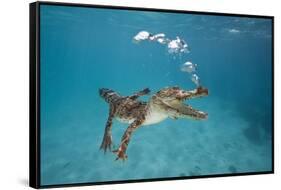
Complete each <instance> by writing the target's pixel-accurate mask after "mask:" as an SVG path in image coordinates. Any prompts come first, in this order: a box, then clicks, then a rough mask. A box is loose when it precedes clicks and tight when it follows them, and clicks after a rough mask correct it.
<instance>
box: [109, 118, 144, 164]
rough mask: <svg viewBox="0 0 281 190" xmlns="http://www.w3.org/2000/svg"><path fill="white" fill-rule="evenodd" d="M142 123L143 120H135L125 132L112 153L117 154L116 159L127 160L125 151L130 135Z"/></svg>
mask: <svg viewBox="0 0 281 190" xmlns="http://www.w3.org/2000/svg"><path fill="white" fill-rule="evenodd" d="M143 122H144V120H143V119H137V120H135V121H134V122H133V123H132V124H131V125H130V126H129V127H128V128H127V130H126V131H125V133H124V135H123V136H122V140H121V144H120V146H119V148H118V149H117V150H114V151H113V152H114V153H116V154H117V158H116V159H115V160H118V159H122V160H123V161H124V160H126V159H127V158H128V156H127V155H126V150H127V147H128V145H129V142H130V139H131V136H132V133H133V132H134V131H135V130H136V129H137V128H139V127H140V126H141V124H142V123H143Z"/></svg>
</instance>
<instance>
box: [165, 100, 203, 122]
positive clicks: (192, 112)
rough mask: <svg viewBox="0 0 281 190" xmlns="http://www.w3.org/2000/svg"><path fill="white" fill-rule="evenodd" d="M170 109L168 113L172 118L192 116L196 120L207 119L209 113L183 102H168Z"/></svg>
mask: <svg viewBox="0 0 281 190" xmlns="http://www.w3.org/2000/svg"><path fill="white" fill-rule="evenodd" d="M168 105H169V106H170V108H171V109H170V110H169V111H168V112H167V114H168V115H169V116H170V117H172V118H190V119H195V120H202V119H207V118H208V114H207V113H205V112H203V111H200V110H196V109H194V108H192V107H191V106H190V105H185V104H184V103H183V102H181V101H179V102H178V103H172V104H168Z"/></svg>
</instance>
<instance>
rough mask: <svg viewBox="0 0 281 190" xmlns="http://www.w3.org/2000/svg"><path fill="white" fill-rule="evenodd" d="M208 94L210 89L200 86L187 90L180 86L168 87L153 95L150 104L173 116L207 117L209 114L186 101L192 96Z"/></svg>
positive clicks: (159, 110)
mask: <svg viewBox="0 0 281 190" xmlns="http://www.w3.org/2000/svg"><path fill="white" fill-rule="evenodd" d="M207 95H208V89H206V88H203V87H198V88H196V89H194V90H190V91H186V90H183V89H180V88H179V87H167V88H163V89H161V90H160V91H158V92H157V93H156V94H155V95H153V97H152V99H151V101H150V105H151V106H153V109H154V110H155V109H156V110H157V111H158V112H162V113H165V114H166V115H168V116H169V117H171V118H174V119H176V118H192V119H207V116H208V114H207V113H205V112H203V111H200V110H196V109H194V108H193V107H191V106H190V105H187V104H185V103H184V102H185V101H186V100H188V99H191V98H197V97H203V96H207Z"/></svg>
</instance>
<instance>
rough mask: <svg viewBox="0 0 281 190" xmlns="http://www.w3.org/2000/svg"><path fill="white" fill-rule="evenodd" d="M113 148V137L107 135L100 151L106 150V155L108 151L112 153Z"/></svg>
mask: <svg viewBox="0 0 281 190" xmlns="http://www.w3.org/2000/svg"><path fill="white" fill-rule="evenodd" d="M111 146H112V136H111V135H105V136H104V137H103V141H102V143H101V146H100V149H103V150H104V153H106V150H107V149H109V150H110V151H111Z"/></svg>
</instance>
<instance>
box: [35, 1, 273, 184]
mask: <svg viewBox="0 0 281 190" xmlns="http://www.w3.org/2000/svg"><path fill="white" fill-rule="evenodd" d="M40 16H41V23H40V28H41V41H40V42H41V43H40V45H41V58H40V64H41V185H53V184H69V183H85V182H100V181H115V180H128V179H150V178H163V177H164V178H165V177H177V176H200V175H211V174H230V173H244V172H260V171H270V170H271V169H272V168H271V167H272V157H271V155H272V152H271V150H272V149H271V147H272V144H271V140H272V131H271V126H272V122H273V121H272V82H271V78H272V65H271V63H272V56H271V52H272V36H271V35H272V31H271V20H269V19H261V18H242V17H228V16H227V17H226V16H207V15H193V14H173V13H154V12H144V11H126V10H122V11H121V10H110V9H95V8H79V7H66V6H51V5H41V15H40ZM142 30H147V31H149V32H151V33H153V34H156V33H165V34H166V35H167V36H168V37H169V38H175V37H176V36H179V37H180V38H182V39H184V40H185V41H186V42H187V44H188V45H189V47H190V53H186V54H181V55H178V54H169V53H168V51H167V47H166V46H165V45H161V44H159V43H154V42H149V41H143V42H141V43H138V44H136V43H133V41H132V39H133V37H134V36H135V35H136V34H137V33H138V32H140V31H142ZM186 61H191V62H193V63H195V64H197V66H198V67H197V74H198V76H199V77H200V79H201V84H202V85H203V86H204V87H206V88H208V89H209V93H210V94H209V96H208V97H204V98H200V99H193V100H191V101H189V103H190V104H191V105H192V106H193V107H194V108H198V109H200V110H202V111H205V112H207V113H208V115H209V117H208V119H207V120H204V121H194V120H187V119H179V120H171V119H168V120H165V121H163V122H161V123H158V124H155V125H151V126H145V127H142V128H139V129H138V130H137V131H136V132H135V133H134V134H133V137H132V140H131V142H130V144H129V147H128V150H127V154H128V160H127V161H126V162H122V161H114V160H115V155H114V154H112V153H107V154H104V153H103V152H102V151H100V150H99V146H100V144H101V141H102V138H103V133H104V127H105V123H106V120H107V116H108V110H109V108H108V105H107V103H106V102H105V101H104V100H103V99H101V98H100V97H99V94H98V89H99V88H102V87H105V88H110V89H113V90H115V91H117V92H119V93H120V94H122V95H131V94H132V93H133V92H136V91H138V90H141V89H143V88H146V87H149V88H150V89H151V91H152V92H151V93H155V92H156V91H158V90H160V89H161V88H163V87H166V86H175V85H178V86H180V87H181V88H183V89H186V90H191V89H194V88H196V86H195V84H194V83H192V81H191V80H190V75H189V74H188V73H185V72H182V71H180V66H181V65H182V64H183V63H184V62H186ZM142 99H143V100H147V99H148V97H143V98H142ZM126 127H127V124H123V123H120V122H118V121H116V120H114V121H113V132H112V133H113V141H114V144H115V147H117V146H118V145H119V143H120V139H121V136H122V134H123V132H124V131H125V129H126Z"/></svg>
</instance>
